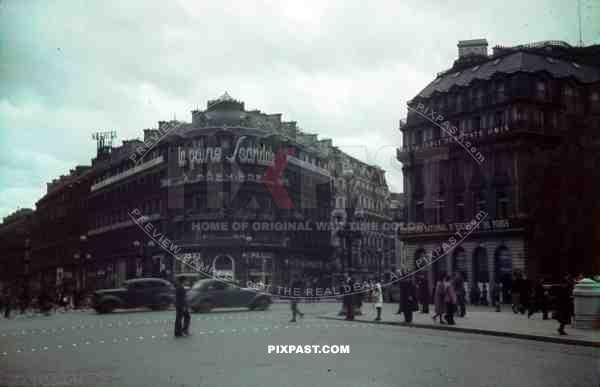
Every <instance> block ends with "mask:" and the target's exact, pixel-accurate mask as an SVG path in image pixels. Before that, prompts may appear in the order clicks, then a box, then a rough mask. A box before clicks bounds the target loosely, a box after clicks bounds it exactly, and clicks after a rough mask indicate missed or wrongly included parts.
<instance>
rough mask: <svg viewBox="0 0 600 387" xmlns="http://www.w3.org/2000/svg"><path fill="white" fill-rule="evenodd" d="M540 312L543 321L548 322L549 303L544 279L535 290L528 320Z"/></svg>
mask: <svg viewBox="0 0 600 387" xmlns="http://www.w3.org/2000/svg"><path fill="white" fill-rule="evenodd" d="M540 311H541V312H542V317H543V319H544V320H548V302H547V296H546V289H544V280H543V279H540V280H539V281H538V282H537V283H536V284H535V287H534V288H533V302H532V303H531V304H530V307H529V312H528V313H527V318H530V317H531V316H533V314H534V313H537V312H540Z"/></svg>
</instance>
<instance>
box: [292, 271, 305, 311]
mask: <svg viewBox="0 0 600 387" xmlns="http://www.w3.org/2000/svg"><path fill="white" fill-rule="evenodd" d="M302 287H303V283H302V281H300V278H299V277H296V279H295V280H294V282H292V294H295V292H296V289H298V292H297V293H298V294H302V292H301V291H302ZM298 301H299V298H298V297H292V299H291V302H290V305H291V307H292V319H291V320H290V322H296V315H300V318H302V317H304V313H302V312H300V310H299V309H298Z"/></svg>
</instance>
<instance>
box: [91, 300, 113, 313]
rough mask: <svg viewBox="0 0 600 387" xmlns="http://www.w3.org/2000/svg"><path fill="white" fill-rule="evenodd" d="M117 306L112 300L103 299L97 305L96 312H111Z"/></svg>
mask: <svg viewBox="0 0 600 387" xmlns="http://www.w3.org/2000/svg"><path fill="white" fill-rule="evenodd" d="M116 308H117V304H116V302H114V301H105V302H102V303H100V305H99V306H98V307H96V308H95V309H96V312H98V313H111V312H112V311H114V310H115V309H116Z"/></svg>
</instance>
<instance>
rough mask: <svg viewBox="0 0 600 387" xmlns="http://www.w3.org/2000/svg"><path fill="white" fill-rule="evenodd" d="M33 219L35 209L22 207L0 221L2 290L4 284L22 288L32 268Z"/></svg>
mask: <svg viewBox="0 0 600 387" xmlns="http://www.w3.org/2000/svg"><path fill="white" fill-rule="evenodd" d="M32 220H33V210H31V209H30V208H22V209H20V210H17V211H15V212H13V213H12V214H10V215H8V216H6V217H4V219H3V220H2V223H0V246H1V248H0V290H1V289H2V288H3V287H4V286H9V287H19V288H20V287H21V285H22V284H23V283H24V282H26V278H27V276H28V274H29V270H30V268H29V264H30V252H31V229H32ZM13 291H14V289H13ZM19 291H20V290H19Z"/></svg>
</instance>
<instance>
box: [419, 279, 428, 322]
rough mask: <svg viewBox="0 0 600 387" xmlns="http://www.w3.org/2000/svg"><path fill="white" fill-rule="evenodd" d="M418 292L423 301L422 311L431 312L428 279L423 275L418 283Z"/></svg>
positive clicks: (421, 301)
mask: <svg viewBox="0 0 600 387" xmlns="http://www.w3.org/2000/svg"><path fill="white" fill-rule="evenodd" d="M417 294H418V298H419V302H420V303H421V313H429V300H430V299H431V296H430V294H429V285H428V284H427V280H426V279H425V278H423V277H421V278H419V281H418V283H417Z"/></svg>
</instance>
